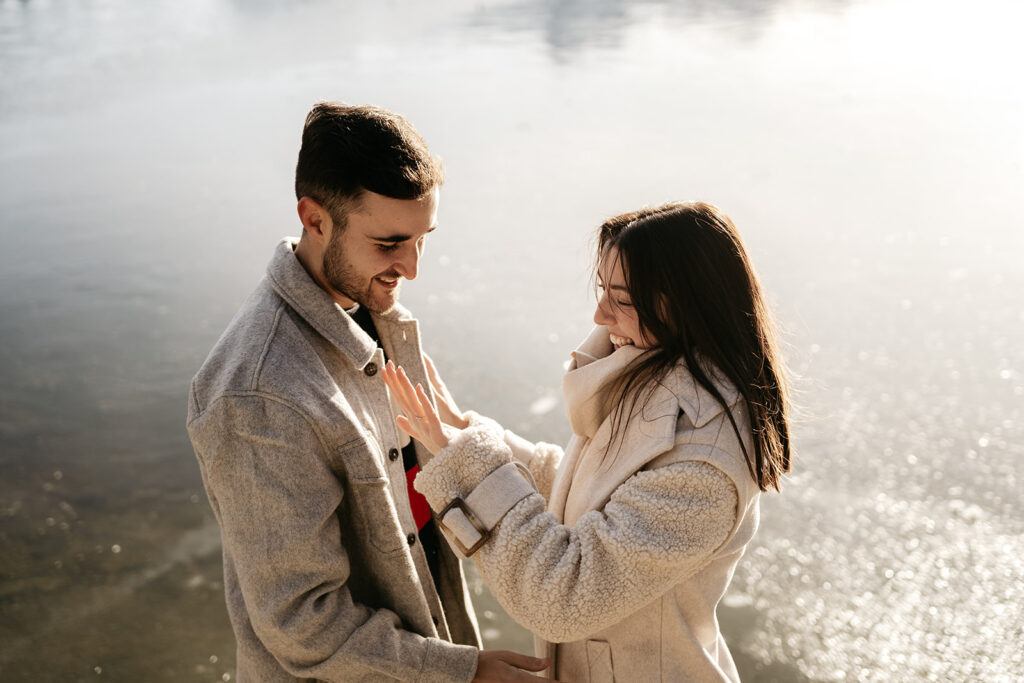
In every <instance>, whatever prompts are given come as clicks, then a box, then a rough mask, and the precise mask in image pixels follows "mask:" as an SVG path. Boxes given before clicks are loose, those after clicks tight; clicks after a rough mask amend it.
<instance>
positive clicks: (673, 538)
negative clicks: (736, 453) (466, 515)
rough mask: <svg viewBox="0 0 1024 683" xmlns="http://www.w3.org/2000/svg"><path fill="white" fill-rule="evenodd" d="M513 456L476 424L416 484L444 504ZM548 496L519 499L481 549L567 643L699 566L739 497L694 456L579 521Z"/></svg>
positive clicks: (537, 627) (527, 617) (499, 584)
mask: <svg viewBox="0 0 1024 683" xmlns="http://www.w3.org/2000/svg"><path fill="white" fill-rule="evenodd" d="M511 460H512V451H511V449H510V448H509V447H508V445H507V444H506V443H505V442H504V439H503V438H502V436H501V435H500V434H498V433H497V432H496V431H495V430H493V429H489V428H487V427H486V426H483V425H476V426H471V427H470V428H469V429H466V430H464V431H462V432H461V433H460V434H459V435H458V436H457V437H456V438H455V439H453V440H452V442H451V443H450V444H449V445H448V447H447V448H445V449H443V450H442V451H441V452H440V453H439V454H438V455H437V456H436V457H435V458H434V459H433V460H431V462H430V463H428V464H427V465H426V467H424V468H423V472H422V474H421V475H420V476H419V477H418V478H417V480H416V488H417V489H419V490H420V491H421V492H422V493H423V495H425V496H426V498H427V500H428V501H429V502H430V505H431V507H432V508H434V509H442V508H443V507H444V506H445V505H447V504H448V502H450V501H451V500H452V499H453V498H455V497H456V496H461V497H463V498H464V497H466V496H467V495H468V494H469V493H470V492H471V491H472V490H473V489H474V488H475V487H476V485H477V484H479V483H480V482H481V481H482V480H483V479H484V477H486V476H487V475H488V474H490V473H491V472H493V471H494V470H495V469H497V468H498V467H500V466H501V465H503V464H505V463H507V462H511ZM531 470H532V468H531ZM546 504H547V501H546V500H545V499H544V497H543V496H541V495H540V494H539V493H538V494H535V495H532V496H530V497H528V498H526V499H524V500H523V501H521V502H520V503H519V504H517V505H516V507H514V508H513V509H512V510H511V511H510V512H509V513H508V515H506V517H505V518H504V520H502V522H501V523H500V524H499V525H498V527H497V528H496V529H495V531H494V533H493V536H492V540H491V541H489V542H488V543H487V544H485V545H484V546H483V547H482V548H481V549H480V550H479V551H478V552H477V554H476V555H475V558H476V559H477V562H478V565H479V567H480V571H481V574H482V575H483V577H484V579H485V580H486V582H487V584H488V586H489V587H490V588H491V591H492V592H493V593H494V595H495V597H497V598H498V600H499V601H500V602H501V604H502V605H503V606H504V607H505V609H506V610H507V611H508V613H509V615H510V616H512V618H513V619H515V620H516V621H517V622H519V623H520V624H522V625H524V626H526V627H527V628H529V629H531V630H532V631H534V633H536V634H537V635H539V636H541V637H542V638H544V639H545V640H549V641H552V642H567V641H573V640H579V639H581V638H584V637H586V636H587V635H589V634H592V633H596V632H598V631H600V630H602V629H604V628H606V627H608V626H610V625H612V624H614V623H616V622H618V621H620V620H621V619H623V618H624V617H626V616H628V615H629V614H631V613H633V612H635V611H636V610H637V609H638V608H639V607H642V606H643V605H645V604H647V603H649V602H650V601H651V600H653V599H654V598H656V597H657V596H658V595H660V594H661V593H664V592H665V590H666V589H667V588H669V587H671V586H672V585H674V584H675V583H677V582H678V581H680V580H681V579H682V578H685V577H687V576H689V575H691V574H693V573H694V570H695V569H698V568H699V567H701V566H702V565H703V564H704V563H705V562H706V561H707V559H708V557H709V556H710V554H711V552H712V551H713V550H714V549H715V548H717V547H718V546H720V545H721V544H722V542H723V541H725V539H726V537H727V536H728V535H729V532H730V530H731V529H732V526H733V521H734V519H735V511H736V504H737V496H736V489H735V487H734V486H733V485H732V483H731V482H730V480H729V478H728V477H727V476H726V475H725V474H723V473H722V472H721V471H720V470H718V469H716V468H715V467H713V466H711V465H709V464H707V463H703V462H685V463H679V464H676V465H670V466H668V467H663V468H660V469H658V470H657V471H651V472H638V473H637V474H636V475H635V476H634V477H632V478H631V479H630V480H629V481H627V482H626V483H625V484H624V485H622V486H621V487H619V488H618V489H617V490H616V492H615V493H614V494H613V495H612V499H611V501H610V502H609V503H608V505H606V506H605V508H604V511H603V513H602V512H600V511H596V510H595V511H592V512H588V513H587V514H585V515H584V516H583V517H581V518H580V519H579V521H578V522H577V523H576V524H575V525H574V526H573V527H571V528H570V527H566V526H564V525H561V524H559V523H558V520H557V519H556V518H555V516H554V515H553V514H551V513H549V512H545V511H544V508H545V506H546Z"/></svg>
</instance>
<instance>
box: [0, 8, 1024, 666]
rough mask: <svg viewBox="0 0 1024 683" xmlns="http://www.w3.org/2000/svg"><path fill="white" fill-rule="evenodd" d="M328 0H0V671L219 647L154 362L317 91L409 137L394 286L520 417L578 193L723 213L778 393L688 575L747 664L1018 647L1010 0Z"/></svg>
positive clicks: (932, 657)
mask: <svg viewBox="0 0 1024 683" xmlns="http://www.w3.org/2000/svg"><path fill="white" fill-rule="evenodd" d="M348 5H349V6H348V7H345V8H341V7H337V6H334V5H332V4H331V3H327V2H319V1H316V0H310V1H309V2H304V3H298V4H296V3H286V2H277V1H274V0H264V1H261V2H230V1H227V0H222V1H220V2H217V1H213V0H210V1H204V2H200V1H199V0H184V1H182V2H175V3H144V4H138V3H129V2H124V0H110V1H106V2H104V1H99V0H97V1H93V2H82V3H60V2H56V1H53V2H33V1H30V0H25V1H20V2H18V1H12V0H0V73H2V74H3V76H2V79H0V236H2V239H3V244H4V247H5V248H3V249H2V250H0V340H2V344H0V466H2V467H3V472H4V475H3V477H2V479H0V544H2V555H0V678H2V679H3V680H5V681H6V680H12V681H20V680H25V681H28V680H33V681H34V680H68V681H76V680H93V679H99V680H104V679H110V680H125V681H137V680H146V681H160V680H166V681H182V680H196V681H214V680H227V679H225V678H224V676H225V675H228V674H229V672H231V671H233V659H234V654H233V640H232V636H231V633H230V628H229V626H228V623H227V618H226V615H225V614H224V608H223V599H222V586H221V585H220V580H221V579H220V558H219V536H218V532H217V528H216V525H215V523H214V521H213V518H212V514H211V513H210V511H209V509H208V506H207V504H206V500H205V495H204V493H203V491H202V487H201V483H200V480H199V475H198V470H197V467H196V465H195V461H194V456H193V455H192V453H191V448H190V446H189V444H188V441H187V438H186V435H185V432H184V425H183V422H184V403H185V392H186V386H187V382H188V380H189V379H190V377H191V375H192V374H193V372H194V371H195V369H196V368H198V366H199V364H200V363H201V362H202V359H203V358H204V357H205V354H206V352H207V351H208V350H209V348H210V347H211V346H212V344H213V342H214V341H215V339H216V338H217V336H218V335H219V333H220V331H221V330H222V329H223V328H224V326H225V324H226V323H227V321H228V319H229V318H230V317H231V315H232V313H233V312H234V310H235V309H236V308H237V306H238V305H239V304H240V303H241V301H242V300H243V298H244V297H245V295H246V294H247V293H248V292H249V291H250V290H251V288H252V286H253V285H254V283H255V282H256V280H257V279H258V278H259V277H260V275H261V273H262V271H263V269H264V267H265V264H266V261H267V259H268V258H269V256H270V253H271V251H272V249H273V246H274V244H275V243H276V241H277V239H278V238H279V237H280V236H282V235H284V234H297V232H298V230H297V226H298V222H297V220H296V218H295V214H294V202H293V200H292V199H291V196H292V195H291V182H292V172H293V168H294V162H295V155H296V152H297V149H298V142H299V134H300V129H301V122H302V119H303V117H304V115H305V112H306V111H307V110H308V108H309V106H310V105H311V104H312V103H313V102H314V101H316V100H318V99H339V100H345V101H349V102H372V103H376V104H380V105H383V106H387V107H390V108H393V109H396V110H398V111H401V112H403V113H404V114H406V115H407V116H408V117H409V118H410V119H411V120H412V121H413V122H414V123H415V125H416V126H417V128H418V129H419V130H420V131H421V132H422V133H423V135H424V136H425V137H426V139H427V140H428V141H429V143H430V145H431V147H432V149H433V150H434V151H435V152H436V153H438V154H440V155H441V156H442V157H443V158H444V159H445V164H446V167H447V171H448V181H447V183H446V185H445V187H444V190H443V194H442V202H441V229H440V230H438V231H437V233H435V235H433V236H432V237H431V243H430V245H429V246H428V251H427V253H426V256H425V262H424V265H423V267H422V275H421V277H420V278H419V279H418V280H417V281H415V282H413V283H409V285H407V287H406V289H405V293H404V299H403V300H404V302H405V303H406V304H407V305H408V306H409V307H410V308H412V309H413V310H414V311H415V312H416V313H417V314H418V315H419V317H420V318H421V320H422V326H423V329H424V337H425V339H426V340H427V349H428V351H430V352H431V354H432V355H433V356H434V357H435V359H436V360H437V362H438V364H439V365H440V367H441V368H442V370H443V372H444V374H445V375H446V379H447V381H448V384H449V385H450V386H451V387H452V388H453V390H454V391H455V392H456V395H457V396H458V398H459V400H460V403H461V404H462V405H463V406H464V407H475V408H477V409H479V410H481V412H485V413H489V414H491V415H493V416H494V417H496V418H498V419H500V420H501V421H503V422H505V423H506V424H507V425H508V426H510V427H512V428H513V429H516V430H518V431H520V432H521V433H523V434H524V435H527V436H530V437H532V438H543V439H545V440H550V441H560V440H564V439H565V437H566V436H567V433H568V427H567V424H566V421H565V419H564V417H563V416H562V404H561V398H560V396H559V391H558V387H559V375H560V372H561V367H562V363H563V361H564V359H565V357H566V353H567V351H568V350H569V349H570V348H571V347H572V345H573V344H574V343H575V342H576V341H577V340H578V339H579V338H580V337H581V336H582V335H583V334H584V333H585V331H586V330H587V329H588V327H589V324H590V323H589V320H590V315H591V312H592V309H591V307H592V299H591V297H590V290H589V287H588V281H587V277H588V267H589V264H590V260H591V249H592V246H593V245H592V239H591V236H592V233H593V229H594V228H595V227H596V225H598V224H599V223H600V221H601V220H602V219H603V218H605V217H607V216H608V215H611V214H613V213H617V212H621V211H624V210H629V209H632V208H635V207H637V206H640V205H644V204H655V203H660V202H663V201H667V200H673V199H688V198H701V199H706V200H710V201H714V202H716V203H718V204H720V205H721V206H722V207H724V208H725V209H726V210H727V211H728V212H729V213H730V215H731V216H732V217H733V218H734V220H735V221H736V223H737V225H738V226H739V228H740V230H741V231H742V233H743V234H744V236H745V238H746V240H747V242H748V246H749V248H750V250H751V252H752V253H753V255H754V258H755V262H756V265H757V267H758V269H759V271H760V273H761V275H762V278H763V280H764V284H765V286H766V288H767V290H768V291H769V293H770V297H771V299H772V301H773V302H774V304H775V307H776V309H777V312H778V314H779V318H780V320H781V321H782V323H783V325H784V327H785V328H786V341H787V344H788V357H789V359H790V361H791V364H792V365H793V368H794V370H795V371H796V373H797V374H798V375H799V381H798V386H799V388H800V394H799V397H798V399H799V402H800V404H801V406H802V409H803V413H802V415H801V417H800V421H799V423H798V424H797V425H796V436H797V447H798V449H799V457H798V460H797V462H796V471H795V474H794V475H793V476H792V477H791V478H790V479H789V480H788V482H787V484H786V486H785V489H784V492H783V494H782V495H778V496H776V495H772V496H768V497H767V498H766V500H765V501H764V504H763V510H762V511H763V525H762V528H761V530H760V532H759V535H758V537H757V538H756V540H755V542H754V544H753V546H752V547H751V549H750V550H749V552H748V554H747V555H746V556H745V558H744V560H743V561H742V563H741V565H740V567H739V569H738V572H737V576H736V579H735V580H734V583H733V586H732V588H731V590H730V594H729V595H728V597H727V599H726V601H725V604H724V605H723V606H722V607H721V608H720V619H721V621H722V627H723V630H724V632H725V634H726V637H727V639H728V640H729V642H730V644H731V647H732V649H733V651H734V653H735V655H736V656H737V659H738V660H739V663H740V666H741V670H742V673H743V674H744V678H745V680H755V681H772V680H779V681H792V680H878V681H885V680H968V679H970V680H1015V679H1019V678H1021V677H1022V676H1024V661H1022V659H1021V647H1020V644H1021V642H1024V618H1022V617H1021V610H1020V605H1021V604H1022V602H1024V585H1022V577H1024V560H1022V559H1021V558H1022V557H1024V535H1022V534H1024V515H1022V514H1021V512H1020V510H1021V502H1022V497H1021V494H1020V492H1019V491H1020V482H1021V481H1024V472H1022V463H1024V453H1022V451H1024V446H1022V444H1024V439H1022V431H1024V344H1022V341H1024V303H1022V297H1021V294H1022V292H1024V269H1022V268H1021V266H1020V255H1021V254H1022V253H1024V249H1022V248H1024V231H1022V230H1021V228H1022V227H1024V221H1022V218H1024V208H1022V206H1021V203H1020V197H1021V189H1022V187H1024V184H1022V180H1024V127H1022V126H1021V124H1020V121H1022V120H1024V87H1022V84H1021V81H1020V78H1019V74H1018V69H1017V66H1016V65H1017V64H1020V63H1021V62H1022V61H1024V60H1022V57H1024V48H1022V47H1021V43H1020V41H1019V39H1018V36H1017V33H1018V31H1017V27H1019V26H1020V24H1021V20H1022V19H1024V12H1022V10H1021V9H1020V8H1019V7H1018V6H1017V5H1016V4H1015V3H1012V2H1009V1H1008V0H1007V1H1002V2H999V1H996V0H983V1H981V2H976V3H971V4H970V5H967V6H965V5H963V4H961V3H947V2H939V3H935V2H923V1H917V0H877V1H872V0H849V1H842V0H816V1H811V0H807V1H804V2H800V1H798V0H792V1H782V0H780V1H779V2H750V1H747V2H743V1H740V0H734V1H732V2H723V3H705V2H700V1H699V0H691V1H690V2H682V1H679V2H671V1H668V0H663V1H660V2H658V1H651V2H626V1H617V0H601V1H600V2H588V3H584V2H573V1H570V0H566V1H558V0H547V1H540V0H537V1H531V0H522V1H520V2H505V3H501V2H492V1H487V2H473V3H467V2H455V1H454V0H449V1H445V2H435V3H430V4H429V7H427V6H417V7H413V8H408V7H404V6H400V4H399V3H372V2H357V3H348ZM423 5H425V4H423ZM474 590H475V591H476V592H477V598H478V612H479V613H480V617H481V626H482V628H483V630H484V636H485V639H486V640H487V641H488V643H489V644H491V645H498V646H511V647H516V648H519V649H527V648H528V647H529V645H528V642H529V641H528V639H527V637H526V634H525V633H524V632H523V631H522V630H521V629H519V628H518V627H517V626H515V625H514V624H512V623H511V622H509V621H508V619H507V617H505V616H504V615H503V613H502V612H501V611H500V608H499V607H497V606H496V605H495V604H494V603H493V601H492V600H491V599H490V598H489V596H488V594H487V593H486V591H485V590H484V589H482V587H480V586H479V585H475V586H474Z"/></svg>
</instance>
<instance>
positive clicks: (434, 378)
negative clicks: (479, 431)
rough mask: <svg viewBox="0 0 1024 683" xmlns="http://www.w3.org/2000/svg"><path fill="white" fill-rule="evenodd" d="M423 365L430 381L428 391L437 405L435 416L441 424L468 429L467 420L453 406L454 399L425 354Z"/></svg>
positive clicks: (455, 406)
mask: <svg viewBox="0 0 1024 683" xmlns="http://www.w3.org/2000/svg"><path fill="white" fill-rule="evenodd" d="M423 364H424V365H425V366H427V378H428V379H429V380H430V390H431V392H433V394H434V402H435V403H436V404H437V414H438V416H440V418H441V422H444V423H445V424H446V425H451V426H452V427H455V428H456V429H465V428H466V427H468V426H469V420H467V419H466V416H465V415H463V414H462V411H460V410H459V407H458V406H457V405H455V399H454V398H452V395H451V393H450V392H449V391H448V387H446V386H445V385H444V382H442V381H441V376H440V375H439V374H438V372H437V368H436V367H434V361H432V360H430V356H428V355H427V354H423Z"/></svg>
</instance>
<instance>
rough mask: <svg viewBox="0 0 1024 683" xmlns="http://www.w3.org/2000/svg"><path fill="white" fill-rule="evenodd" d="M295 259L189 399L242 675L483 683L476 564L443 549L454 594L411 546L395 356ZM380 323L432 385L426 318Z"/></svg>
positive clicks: (262, 293) (388, 341)
mask: <svg viewBox="0 0 1024 683" xmlns="http://www.w3.org/2000/svg"><path fill="white" fill-rule="evenodd" d="M293 249H294V243H293V242H292V241H291V240H288V239H286V240H284V241H283V242H281V243H280V244H279V245H278V247H277V249H276V251H275V252H274V255H273V258H272V259H271V261H270V264H269V266H268V268H267V275H266V278H265V279H264V280H263V281H262V282H261V283H260V284H259V286H258V287H257V288H256V290H255V292H253V294H252V295H251V296H250V297H249V299H248V300H247V301H246V303H245V304H244V305H243V306H242V308H241V310H240V311H239V312H238V314H237V315H236V316H235V318H234V320H232V322H231V324H230V325H229V326H228V328H227V330H226V331H225V332H224V334H223V335H222V337H221V338H220V340H219V341H218V342H217V344H216V346H215V347H214V349H213V351H211V353H210V355H209V357H208V358H207V360H206V362H205V363H204V364H203V366H202V368H201V369H200V370H199V372H198V374H197V375H196V376H195V379H194V380H193V382H192V387H191V391H190V393H189V398H188V432H189V436H190V437H191V439H192V444H193V446H194V448H195V452H196V456H197V457H198V459H199V465H200V469H201V471H202V476H203V482H204V484H205V486H206V491H207V494H208V496H209V499H210V504H211V506H212V507H213V511H214V514H215V515H216V517H217V521H218V522H219V524H220V528H221V538H222V541H223V549H224V587H225V592H226V595H227V607H228V613H229V616H230V618H231V623H232V626H233V627H234V631H235V636H236V639H237V642H238V672H237V678H236V680H238V681H239V682H240V683H248V682H250V681H260V682H263V681H271V682H277V681H281V682H284V681H289V682H290V681H298V680H302V681H308V680H323V681H396V680H403V681H406V680H407V681H437V682H439V683H440V682H455V681H469V680H471V679H472V677H473V674H474V672H475V671H476V665H477V653H478V648H479V645H480V639H479V634H478V629H477V625H476V622H475V619H474V617H473V615H472V611H471V608H470V602H469V597H468V594H467V591H466V586H465V582H464V580H463V576H462V569H461V566H460V565H459V561H458V558H457V557H456V556H455V555H454V554H453V553H452V551H451V550H450V549H449V548H448V546H447V544H445V543H442V544H441V546H442V548H441V562H440V564H441V570H440V574H441V576H440V585H441V589H440V595H438V591H437V590H436V589H435V587H434V582H433V581H432V580H431V578H430V573H429V570H428V568H427V561H426V557H425V555H424V553H423V550H422V549H421V547H420V544H419V543H418V542H415V541H414V542H413V543H412V544H411V545H410V543H409V542H408V540H407V539H409V538H415V537H414V536H412V534H415V532H416V524H415V521H414V520H413V515H412V512H411V510H410V507H409V499H408V493H407V489H406V478H405V470H404V466H403V462H402V458H401V457H400V451H401V448H402V446H403V443H406V442H407V437H404V436H400V435H399V432H398V430H397V427H396V425H395V421H394V417H393V408H392V404H391V401H390V399H389V397H388V393H387V387H386V386H385V384H384V382H383V379H382V378H381V377H380V376H379V375H378V374H377V371H378V370H379V369H380V368H381V367H382V363H383V356H382V352H381V350H380V349H379V348H377V346H376V344H374V342H373V341H372V340H371V339H370V337H369V336H368V335H366V334H365V333H364V332H363V331H362V330H361V329H360V328H359V326H358V325H357V324H356V323H355V322H354V321H353V320H352V319H351V317H350V316H349V315H348V314H347V313H345V312H344V311H343V310H341V308H340V307H339V306H338V305H337V304H336V303H335V302H334V301H333V300H332V299H331V298H330V297H329V296H328V295H327V293H326V292H324V291H323V290H322V289H320V288H319V287H318V286H317V285H316V283H315V282H314V281H313V280H312V279H311V278H310V277H309V275H308V274H307V273H306V271H305V269H304V268H303V267H302V265H301V263H299V261H298V259H297V258H296V257H295V254H294V251H293ZM374 323H375V324H376V327H377V330H378V332H379V333H380V337H381V343H382V344H383V346H384V348H385V349H386V350H387V352H388V357H389V358H391V359H393V360H394V361H395V362H396V363H399V364H401V365H402V366H403V367H404V368H405V369H406V371H407V372H408V373H409V375H410V377H411V378H412V380H413V381H414V382H422V383H423V385H424V386H429V383H428V382H427V381H426V371H425V369H424V364H423V359H422V355H421V349H420V343H419V330H418V326H417V323H416V321H415V320H414V319H412V318H411V316H410V315H409V313H408V312H407V311H406V310H405V309H403V308H400V307H396V308H395V309H394V310H393V311H391V312H390V313H388V314H386V315H383V316H377V315H375V316H374ZM417 455H418V456H419V457H420V459H421V465H422V464H425V463H426V460H427V458H429V454H428V453H427V452H426V451H425V450H421V449H420V448H419V447H417Z"/></svg>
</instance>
